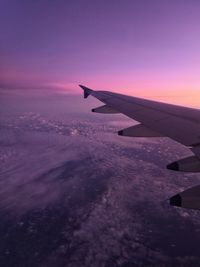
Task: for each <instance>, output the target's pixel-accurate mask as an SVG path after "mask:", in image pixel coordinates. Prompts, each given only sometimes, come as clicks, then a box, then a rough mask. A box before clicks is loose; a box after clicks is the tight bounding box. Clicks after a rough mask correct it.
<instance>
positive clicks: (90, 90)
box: [79, 84, 92, 98]
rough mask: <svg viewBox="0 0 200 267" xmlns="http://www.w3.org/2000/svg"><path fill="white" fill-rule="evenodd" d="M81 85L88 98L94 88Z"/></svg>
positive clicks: (85, 96)
mask: <svg viewBox="0 0 200 267" xmlns="http://www.w3.org/2000/svg"><path fill="white" fill-rule="evenodd" d="M79 86H80V87H81V88H82V89H83V91H84V98H87V97H88V96H89V95H90V94H91V93H92V89H90V88H87V87H85V86H84V85H81V84H79Z"/></svg>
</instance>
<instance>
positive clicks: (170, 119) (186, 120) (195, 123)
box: [92, 91, 200, 146]
mask: <svg viewBox="0 0 200 267" xmlns="http://www.w3.org/2000/svg"><path fill="white" fill-rule="evenodd" d="M92 95H93V96H94V97H96V98H98V99H99V100H100V101H102V102H104V103H105V104H108V105H109V106H111V107H112V108H114V109H115V110H118V111H119V112H120V113H122V114H124V115H126V116H128V117H130V118H132V119H134V120H136V121H139V122H141V123H142V124H144V125H146V126H147V127H148V128H150V129H152V130H154V131H156V132H159V133H161V134H162V135H164V136H167V137H170V138H172V139H174V140H175V141H177V142H179V143H182V144H184V145H186V146H193V145H197V144H200V110H195V109H191V108H185V107H181V106H175V105H170V104H165V103H160V102H155V101H150V100H144V99H140V98H135V97H129V96H123V95H120V94H115V93H110V92H106V91H93V92H92Z"/></svg>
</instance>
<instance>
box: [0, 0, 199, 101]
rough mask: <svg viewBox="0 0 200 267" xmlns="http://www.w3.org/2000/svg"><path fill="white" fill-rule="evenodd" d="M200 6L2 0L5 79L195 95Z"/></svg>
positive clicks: (157, 1)
mask: <svg viewBox="0 0 200 267" xmlns="http://www.w3.org/2000/svg"><path fill="white" fill-rule="evenodd" d="M199 14H200V2H199V1H198V0H187V1H186V0H162V1H161V0H151V1H149V0H141V1H139V0H137V1H136V0H135V1H134V0H107V1H105V0H99V1H95V0H93V1H91V0H84V1H82V0H76V1H75V0H73V1H72V0H67V1H64V0H63V1H62V0H60V1H52V0H43V1H26V0H24V1H22V0H13V1H11V0H1V2H0V32H1V35H0V38H1V39H0V85H1V87H6V88H10V87H24V88H27V89H28V88H30V87H31V88H40V87H55V88H66V89H71V90H74V91H76V90H77V89H76V88H77V84H79V83H82V84H86V85H88V86H90V87H94V88H98V89H101V88H103V89H104V88H107V89H110V90H115V91H121V92H124V93H129V94H134V93H135V94H141V95H142V94H143V95H146V96H151V95H152V96H156V95H162V94H166V92H167V93H168V95H171V94H174V95H180V94H182V95H184V96H185V97H187V95H188V93H191V92H192V93H193V98H194V96H195V98H196V96H197V95H198V96H200V93H199V91H200V90H199V89H200V75H199V74H200V15H199ZM175 91H176V94H175V93H174V92H175Z"/></svg>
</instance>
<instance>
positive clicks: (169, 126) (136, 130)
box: [80, 85, 200, 206]
mask: <svg viewBox="0 0 200 267" xmlns="http://www.w3.org/2000/svg"><path fill="white" fill-rule="evenodd" d="M80 87H81V88H82V89H83V91H84V98H87V97H88V96H89V95H91V96H93V97H95V98H97V99H98V100H100V101H101V102H103V103H104V105H103V106H100V107H97V108H94V109H92V111H93V112H98V113H104V114H106V113H122V114H124V115H126V116H128V117H129V118H131V119H134V120H136V121H138V122H140V124H138V125H135V126H132V127H129V128H126V129H122V130H120V131H119V132H118V134H119V135H122V136H132V137H169V138H171V139H173V140H175V141H177V142H179V143H181V144H183V145H185V146H187V147H189V148H190V149H191V151H192V152H193V153H194V155H193V156H189V157H187V158H184V159H180V160H178V161H176V162H173V163H170V164H169V165H168V166H167V168H168V169H170V170H175V171H185V172H200V110H198V109H193V108H188V107H182V106H177V105H171V104H166V103H161V102H156V101H151V100H147V99H142V98H137V97H132V96H126V95H122V94H117V93H112V92H109V91H94V90H92V89H90V88H87V87H85V86H83V85H80ZM197 191H198V192H199V198H200V187H198V190H197ZM189 192H193V190H190V191H189ZM195 192H196V191H195ZM184 196H185V194H184ZM170 203H171V204H172V205H175V203H176V201H175V202H174V200H172V201H171V202H170ZM177 206H178V205H177ZM179 206H180V205H179ZM186 206H187V205H186ZM199 206H200V205H199Z"/></svg>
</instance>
